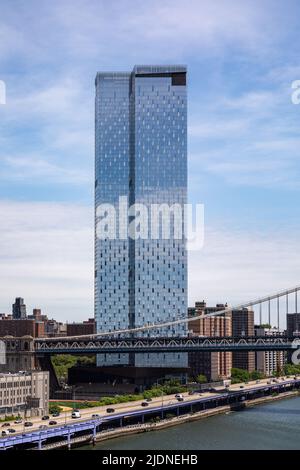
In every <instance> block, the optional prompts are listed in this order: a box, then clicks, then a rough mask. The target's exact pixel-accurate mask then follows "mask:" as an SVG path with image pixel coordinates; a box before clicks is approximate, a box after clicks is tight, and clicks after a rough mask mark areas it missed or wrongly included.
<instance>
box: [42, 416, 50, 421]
mask: <svg viewBox="0 0 300 470" xmlns="http://www.w3.org/2000/svg"><path fill="white" fill-rule="evenodd" d="M48 419H50V416H48V415H45V416H43V417H42V421H48Z"/></svg>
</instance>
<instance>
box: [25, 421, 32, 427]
mask: <svg viewBox="0 0 300 470" xmlns="http://www.w3.org/2000/svg"><path fill="white" fill-rule="evenodd" d="M24 426H25V428H30V426H33V423H32V422H31V421H25V423H24Z"/></svg>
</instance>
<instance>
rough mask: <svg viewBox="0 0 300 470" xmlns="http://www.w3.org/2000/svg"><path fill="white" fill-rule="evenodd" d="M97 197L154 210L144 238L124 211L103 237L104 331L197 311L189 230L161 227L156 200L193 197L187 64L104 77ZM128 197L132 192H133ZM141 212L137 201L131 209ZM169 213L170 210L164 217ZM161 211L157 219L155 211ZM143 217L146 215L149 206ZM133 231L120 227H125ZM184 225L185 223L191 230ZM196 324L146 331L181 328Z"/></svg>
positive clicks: (169, 362) (156, 359)
mask: <svg viewBox="0 0 300 470" xmlns="http://www.w3.org/2000/svg"><path fill="white" fill-rule="evenodd" d="M95 117H96V121H95V126H96V147H95V154H96V165H95V205H96V215H95V218H96V227H97V223H98V221H99V214H98V212H97V209H98V207H99V206H101V205H105V204H110V205H113V206H114V207H115V208H116V211H117V210H118V208H119V203H120V197H121V198H124V201H127V203H126V204H127V208H129V207H132V206H133V205H134V207H135V211H134V213H135V215H141V214H140V212H139V210H138V209H137V207H138V205H140V204H143V207H145V208H147V209H148V214H149V220H148V221H149V226H148V228H147V231H146V232H145V230H144V231H143V233H142V234H141V236H140V237H135V239H132V238H131V237H129V236H124V230H123V229H124V227H125V225H127V223H128V222H129V223H130V222H131V221H132V218H133V213H131V212H129V216H128V218H125V219H124V217H123V218H120V217H117V218H116V221H115V229H116V233H117V236H116V237H113V236H107V237H105V238H101V239H100V238H99V237H98V236H97V230H96V237H95V318H96V322H97V331H98V332H99V333H101V332H103V331H112V332H113V331H116V330H119V329H122V328H128V327H131V328H134V327H138V326H143V325H146V324H151V323H156V322H162V321H167V320H173V319H175V318H178V317H182V316H186V315H187V253H186V241H185V236H184V233H183V234H182V237H174V236H172V233H173V231H174V230H173V229H174V225H175V223H176V217H177V215H178V213H177V215H176V211H175V212H174V213H173V212H172V211H171V212H170V213H171V214H172V217H171V219H170V220H171V222H170V235H171V236H170V237H167V236H166V235H165V234H164V233H163V229H162V228H161V227H159V228H158V229H157V231H156V232H155V236H153V233H152V232H151V221H152V219H151V217H150V214H151V210H152V207H154V206H155V205H159V206H160V207H162V206H161V205H164V207H166V206H168V207H169V208H170V207H174V205H177V207H179V206H180V207H181V208H182V209H183V207H184V205H185V204H186V202H187V93H186V68H185V67H184V66H173V65H172V66H148V65H147V66H135V67H134V69H133V71H132V72H131V73H130V72H128V73H127V72H113V73H107V72H105V73H102V72H99V73H98V74H97V76H96V116H95ZM125 198H126V199H125ZM130 211H131V209H130ZM163 218H164V215H163V213H160V219H159V220H161V221H162V220H163ZM150 219H151V220H150ZM142 220H145V215H143V218H142ZM121 232H122V233H123V236H120V233H121ZM183 232H184V231H183ZM186 328H187V327H186V326H185V325H184V324H183V325H176V326H174V327H173V326H172V327H166V328H164V329H163V330H162V329H158V330H149V331H147V332H143V333H139V334H140V335H151V336H180V335H185V334H186ZM97 361H98V365H112V364H132V365H136V366H147V367H148V366H149V367H151V366H153V367H154V366H155V367H160V366H161V367H185V366H186V365H187V356H186V354H183V353H181V354H177V353H176V354H175V353H174V354H165V355H164V354H153V353H152V354H137V355H135V356H133V357H130V356H129V355H117V354H113V355H107V356H99V357H98V359H97Z"/></svg>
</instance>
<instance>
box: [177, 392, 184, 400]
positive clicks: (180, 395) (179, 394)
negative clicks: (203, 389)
mask: <svg viewBox="0 0 300 470" xmlns="http://www.w3.org/2000/svg"><path fill="white" fill-rule="evenodd" d="M175 398H177V400H178V398H183V395H182V394H181V393H176V395H175Z"/></svg>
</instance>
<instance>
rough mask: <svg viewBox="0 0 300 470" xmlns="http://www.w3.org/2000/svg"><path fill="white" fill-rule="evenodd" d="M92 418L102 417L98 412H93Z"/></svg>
mask: <svg viewBox="0 0 300 470" xmlns="http://www.w3.org/2000/svg"><path fill="white" fill-rule="evenodd" d="M92 418H93V419H97V418H100V415H99V414H97V413H95V414H93V415H92Z"/></svg>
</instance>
